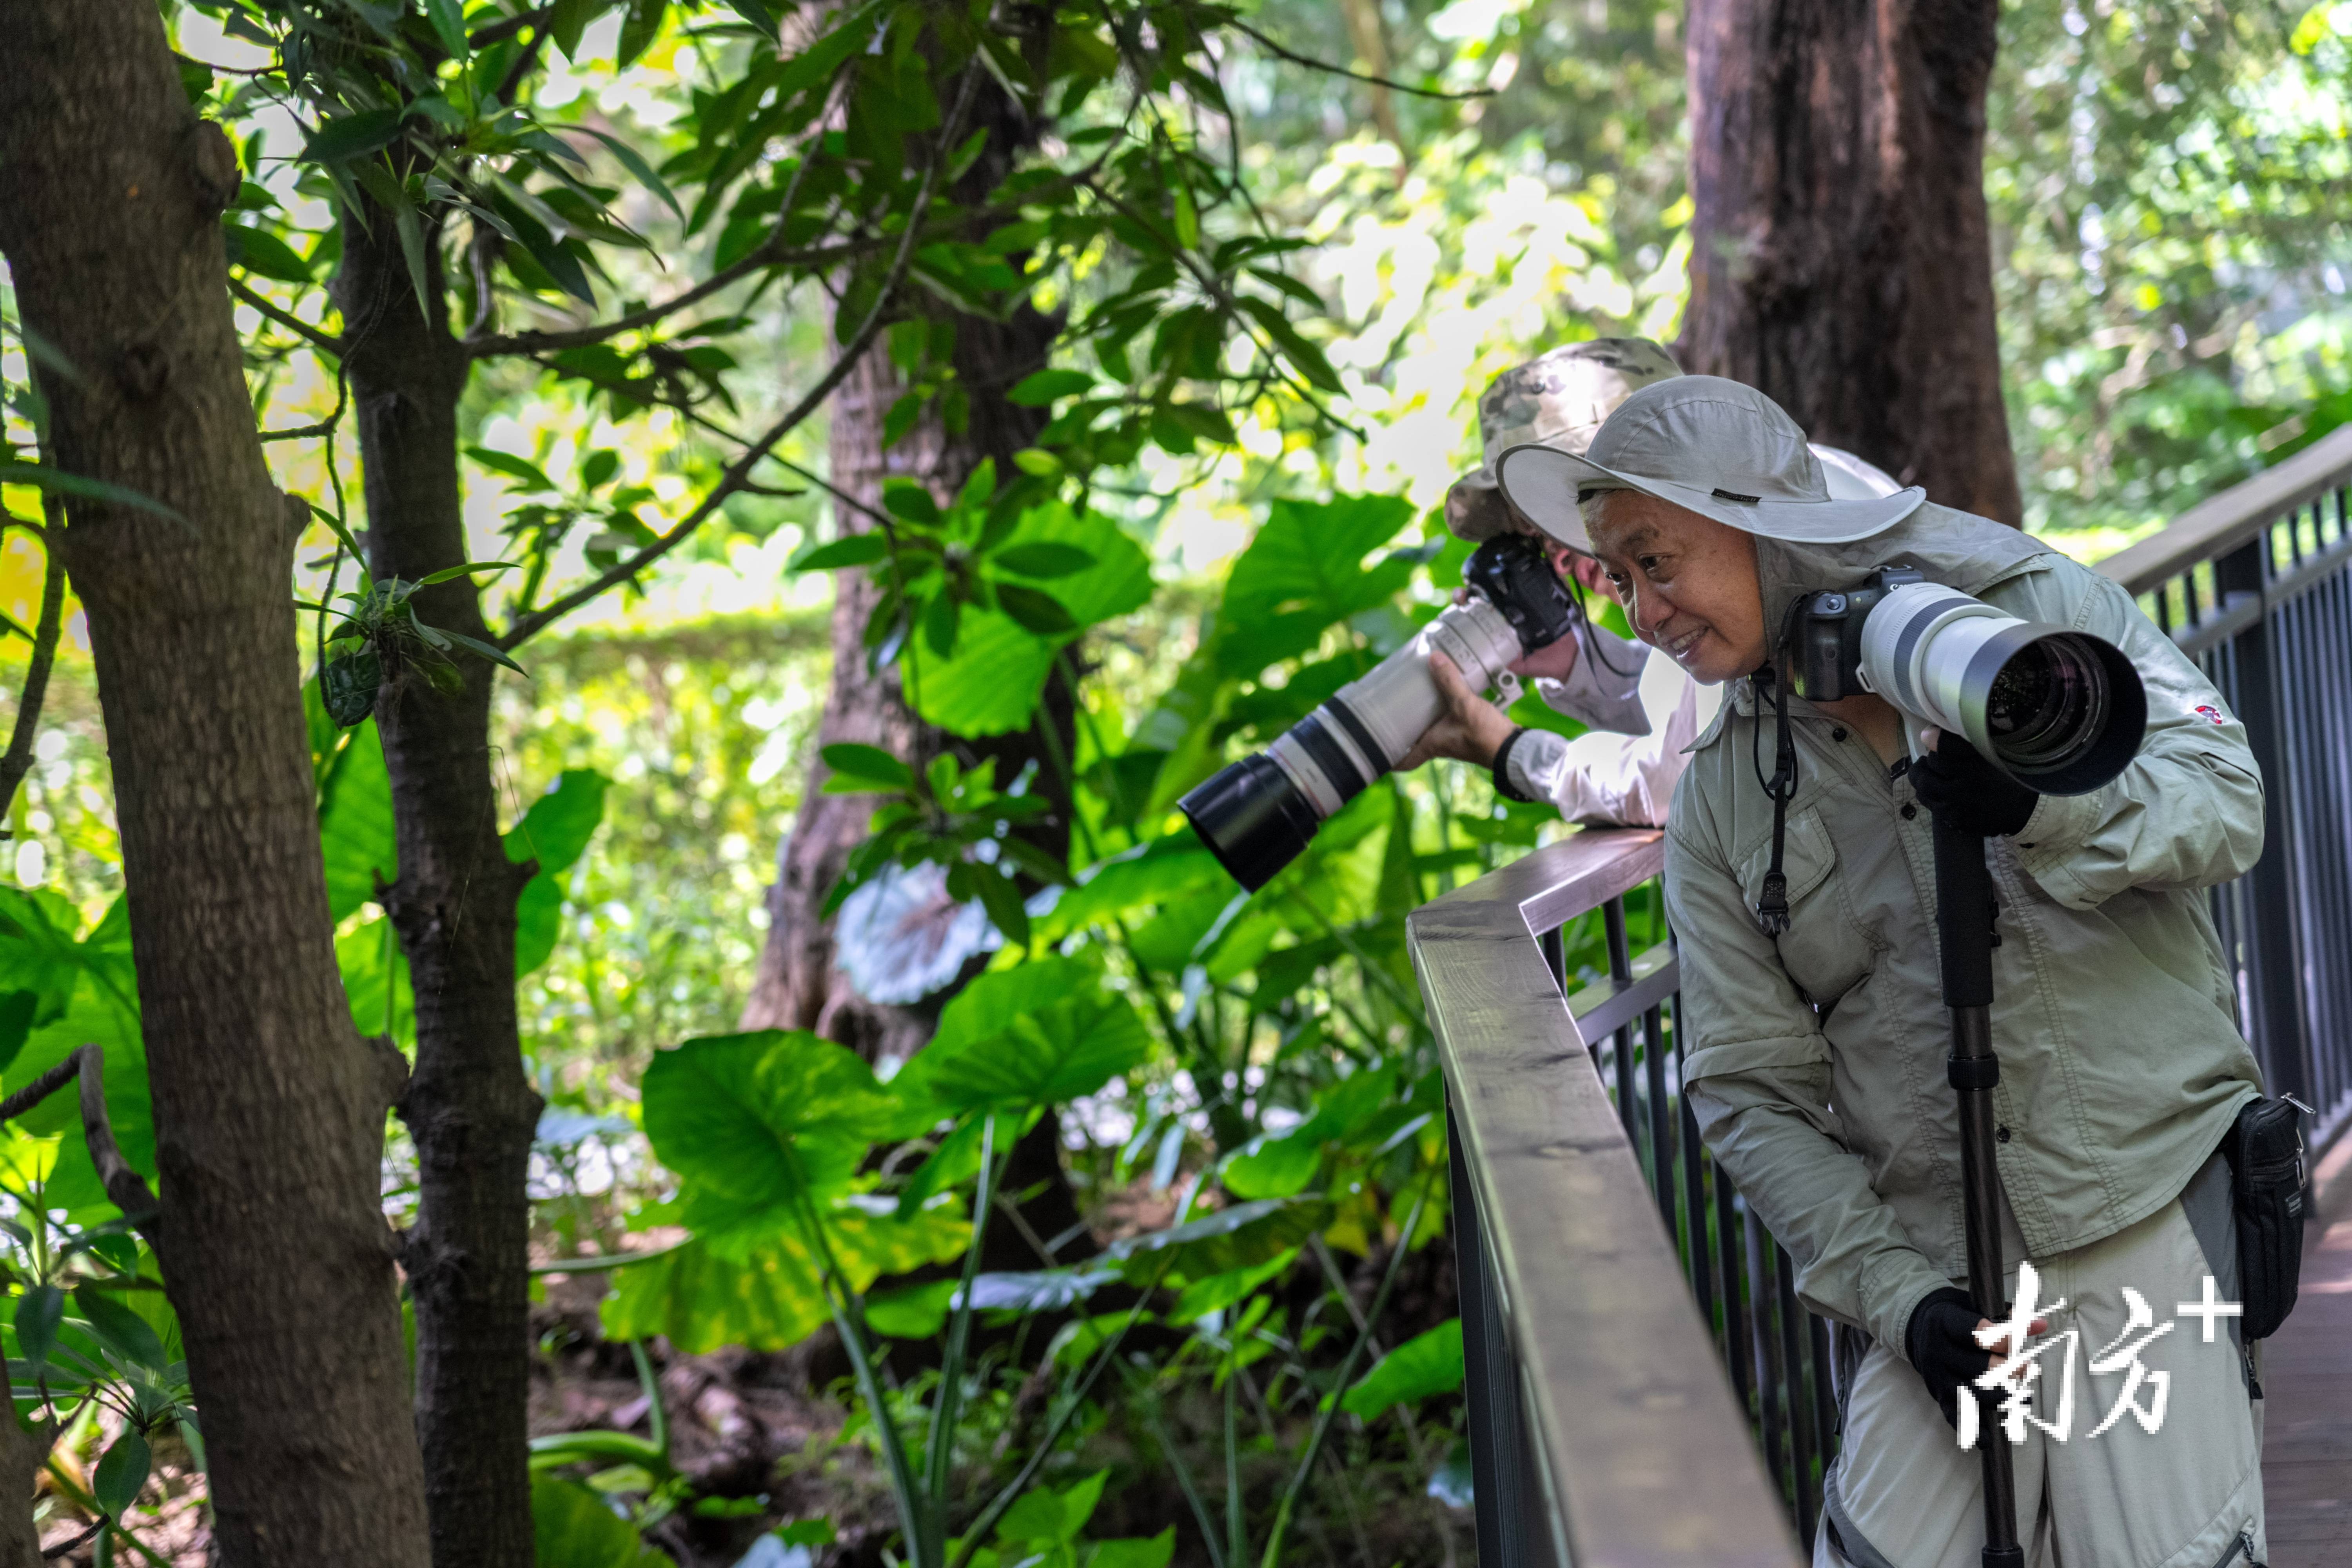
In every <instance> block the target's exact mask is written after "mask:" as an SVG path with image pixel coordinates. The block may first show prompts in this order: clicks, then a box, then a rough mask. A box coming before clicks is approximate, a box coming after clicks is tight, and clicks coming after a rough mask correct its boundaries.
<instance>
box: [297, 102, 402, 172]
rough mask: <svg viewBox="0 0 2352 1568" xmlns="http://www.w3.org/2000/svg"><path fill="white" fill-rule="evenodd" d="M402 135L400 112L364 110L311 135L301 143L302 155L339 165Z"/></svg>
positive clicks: (324, 126) (325, 125)
mask: <svg viewBox="0 0 2352 1568" xmlns="http://www.w3.org/2000/svg"><path fill="white" fill-rule="evenodd" d="M399 134H400V110H397V109H363V110H361V111H360V112H358V113H357V114H347V115H345V116H343V117H342V118H341V119H340V120H330V121H326V122H325V123H324V124H322V125H320V127H319V128H318V129H317V130H316V131H313V132H310V137H309V139H308V140H307V141H305V142H303V144H302V156H303V158H304V159H306V160H308V161H309V162H310V163H343V162H346V161H348V160H350V159H352V158H356V157H359V156H361V155H362V153H373V152H374V151H375V150H376V149H377V148H379V147H382V146H385V145H387V144H388V143H389V142H391V141H392V139H393V138H394V137H395V136H397V135H399Z"/></svg>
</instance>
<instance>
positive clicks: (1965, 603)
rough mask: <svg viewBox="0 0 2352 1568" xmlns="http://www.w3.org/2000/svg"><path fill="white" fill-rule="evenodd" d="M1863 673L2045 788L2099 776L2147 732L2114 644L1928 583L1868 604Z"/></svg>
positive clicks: (1909, 710) (2121, 762)
mask: <svg viewBox="0 0 2352 1568" xmlns="http://www.w3.org/2000/svg"><path fill="white" fill-rule="evenodd" d="M1862 678H1863V683H1864V685H1866V686H1868V687H1869V688H1870V689H1871V690H1873V691H1875V692H1877V693H1878V694H1879V695H1880V696H1881V697H1884V698H1885V699H1886V700H1888V701H1889V702H1891V703H1893V704H1894V705H1895V707H1897V708H1899V709H1901V710H1903V711H1904V712H1905V713H1906V714H1909V715H1911V716H1912V717H1913V718H1914V719H1916V720H1925V721H1927V722H1928V723H1931V724H1933V725H1935V726H1937V728H1938V729H1941V730H1946V731H1950V732H1952V733H1954V734H1957V735H1959V736H1961V737H1963V738H1965V739H1966V740H1967V741H1968V742H1969V745H1971V746H1973V747H1975V748H1976V750H1977V752H1978V754H1979V755H1980V756H1982V757H1984V758H1985V759H1986V760H1987V761H1989V762H1990V763H1993V764H1994V765H1995V766H1997V767H1999V768H2000V770H2001V771H2002V772H2004V773H2008V774H2009V775H2010V776H2011V778H2014V779H2016V780H2018V781H2019V782H2020V783H2021V784H2029V785H2031V786H2032V787H2033V788H2035V789H2037V790H2039V791H2041V792H2042V794H2044V795H2081V794H2085V793H2087V792H2089V791H2091V790H2094V789H2096V788H2098V787H2099V786H2100V785H2101V784H2105V783H2106V782H2107V781H2108V780H2109V779H2112V778H2113V777H2115V776H2116V773H2120V772H2122V771H2123V769H2124V768H2125V767H2126V765H2128V764H2129V763H2130V762H2131V759H2132V757H2133V756H2134V755H2136V754H2137V752H2138V751H2139V745H2140V740H2141V737H2142V736H2143V734H2144V733H2145V732H2146V730H2147V692H2146V690H2145V689H2144V688H2143V687H2142V684H2141V681H2140V678H2139V672H2138V671H2137V669H2135V668H2132V664H2131V660H2130V659H2129V658H2126V656H2125V654H2124V652H2123V650H2122V649H2120V648H2118V647H2116V646H2115V645H2114V644H2112V643H2109V642H2106V641H2105V640H2104V639H2102V638H2099V637H2093V636H2091V635H2090V634H2089V633H2087V632H2078V631H2075V630H2073V629H2072V628H2070V627H2066V626H2045V625H2042V624H2041V623H2039V622H2034V621H2023V620H2020V619H2018V618H2017V617H2016V616H2011V615H2007V614H2004V613H2003V612H2001V611H2000V610H1997V609H1995V608H1993V606H1991V605H1988V604H1986V603H1984V602H1983V601H1982V600H1980V599H1974V598H1970V597H1969V595H1966V594H1963V593H1961V592H1959V591H1958V589H1955V588H1948V587H1945V586H1943V585H1942V584H1936V583H1913V584H1906V585H1905V586H1903V587H1900V588H1896V589H1895V590H1894V591H1893V592H1891V593H1889V594H1888V595H1886V597H1885V600H1884V601H1882V602H1881V603H1880V604H1879V605H1877V606H1876V607H1875V608H1874V609H1873V610H1872V611H1871V613H1870V618H1869V619H1868V620H1866V621H1865V622H1864V623H1863V629H1862Z"/></svg>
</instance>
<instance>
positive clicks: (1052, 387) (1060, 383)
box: [1005, 370, 1095, 408]
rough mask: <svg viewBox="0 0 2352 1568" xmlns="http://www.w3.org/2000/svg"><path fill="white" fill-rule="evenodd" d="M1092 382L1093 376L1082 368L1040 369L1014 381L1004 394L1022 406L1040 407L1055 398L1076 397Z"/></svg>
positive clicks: (1087, 388) (1093, 382)
mask: <svg viewBox="0 0 2352 1568" xmlns="http://www.w3.org/2000/svg"><path fill="white" fill-rule="evenodd" d="M1094 384H1095V378H1094V377H1093V376H1091V375H1088V374H1087V373H1086V372H1085V371H1082V370H1041V371H1037V372H1034V374H1029V375H1024V376H1023V377H1022V378H1021V379H1020V380H1019V381H1016V382H1014V383H1013V390H1012V391H1010V392H1008V393H1006V394H1005V398H1006V400H1007V401H1008V402H1012V403H1017V404H1019V405H1022V406H1023V407H1024V408H1042V407H1044V406H1045V405H1046V404H1049V403H1051V402H1053V401H1054V400H1055V399H1056V398H1060V397H1076V396H1078V395H1081V394H1084V393H1086V392H1088V391H1090V390H1092V388H1093V386H1094Z"/></svg>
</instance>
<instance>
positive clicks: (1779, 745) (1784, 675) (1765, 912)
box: [1748, 638, 1797, 936]
mask: <svg viewBox="0 0 2352 1568" xmlns="http://www.w3.org/2000/svg"><path fill="white" fill-rule="evenodd" d="M1748 679H1749V681H1750V683H1751V685H1752V687H1753V689H1755V691H1756V695H1757V703H1758V707H1759V712H1758V713H1757V715H1756V731H1753V732H1751V735H1750V738H1749V741H1748V763H1749V765H1750V766H1754V765H1755V754H1756V744H1755V740H1754V734H1755V733H1757V732H1760V731H1762V730H1763V728H1764V715H1763V713H1762V712H1761V711H1760V709H1761V707H1762V704H1763V698H1764V689H1765V688H1766V687H1768V686H1769V688H1770V689H1771V693H1772V711H1773V726H1774V731H1775V736H1774V743H1773V751H1772V776H1771V777H1770V778H1769V779H1764V778H1763V777H1762V774H1763V770H1762V769H1761V768H1758V769H1757V774H1758V777H1759V781H1760V782H1762V784H1763V785H1764V793H1765V794H1766V795H1770V796H1771V797H1772V863H1771V864H1770V865H1769V867H1767V868H1765V872H1764V889H1763V893H1762V896H1761V897H1759V899H1758V900H1756V923H1757V925H1758V926H1759V927H1761V928H1762V930H1763V932H1764V934H1765V935H1766V936H1779V935H1780V933H1781V932H1783V931H1787V930H1788V929H1789V877H1788V873H1787V872H1785V871H1783V870H1782V869H1781V868H1780V858H1781V851H1782V850H1783V849H1784V848H1785V847H1787V844H1788V838H1789V803H1790V801H1791V800H1794V799H1795V798H1796V795H1797V738H1796V736H1795V734H1794V733H1792V732H1791V731H1790V728H1789V651H1788V641H1787V639H1786V638H1783V639H1782V640H1781V644H1780V654H1779V657H1778V661H1777V664H1772V665H1766V666H1765V667H1764V668H1761V669H1759V670H1758V671H1757V672H1756V673H1755V674H1754V675H1752V676H1750V677H1749V678H1748Z"/></svg>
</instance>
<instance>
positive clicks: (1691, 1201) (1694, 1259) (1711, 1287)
mask: <svg viewBox="0 0 2352 1568" xmlns="http://www.w3.org/2000/svg"><path fill="white" fill-rule="evenodd" d="M1673 1013H1674V1019H1675V1081H1676V1083H1677V1084H1679V1083H1680V1082H1681V1079H1682V1063H1683V1061H1684V1060H1685V1058H1687V1057H1688V1056H1689V1054H1690V1042H1689V1041H1688V1040H1687V1039H1685V1037H1684V1035H1683V1027H1682V1020H1683V994H1682V993H1681V992H1679V991H1677V992H1675V994H1674V1004H1673ZM1675 1111H1676V1113H1677V1116H1678V1119H1679V1123H1680V1128H1681V1133H1682V1137H1681V1143H1682V1168H1683V1169H1682V1176H1683V1181H1682V1186H1683V1214H1684V1215H1685V1223H1687V1224H1688V1226H1690V1241H1689V1248H1688V1250H1687V1251H1686V1252H1685V1254H1684V1256H1685V1258H1688V1259H1689V1271H1690V1280H1691V1289H1692V1291H1693V1292H1694V1293H1695V1294H1696V1296H1697V1297H1698V1315H1699V1317H1700V1318H1701V1319H1703V1320H1704V1321H1706V1327H1707V1332H1709V1333H1711V1334H1717V1335H1718V1340H1717V1342H1718V1344H1722V1345H1723V1346H1724V1348H1725V1349H1726V1352H1727V1353H1726V1354H1725V1356H1724V1360H1725V1361H1726V1362H1727V1363H1728V1362H1730V1361H1731V1360H1732V1359H1733V1357H1732V1356H1731V1355H1730V1354H1729V1353H1728V1344H1727V1342H1724V1341H1723V1340H1721V1338H1720V1331H1719V1330H1718V1329H1717V1326H1716V1315H1715V1308H1716V1300H1717V1292H1716V1256H1715V1248H1714V1247H1711V1246H1709V1245H1708V1239H1707V1238H1708V1219H1709V1217H1710V1215H1711V1212H1712V1211H1710V1210H1709V1208H1708V1206H1707V1202H1706V1163H1705V1161H1704V1159H1703V1158H1702V1154H1701V1151H1700V1148H1699V1141H1698V1115H1697V1113H1696V1111H1694V1110H1691V1103H1690V1096H1689V1095H1688V1094H1687V1093H1683V1092H1679V1091H1677V1092H1676V1094H1675ZM1732 1289H1734V1290H1736V1289H1737V1287H1736V1286H1734V1287H1732ZM1727 1321H1728V1319H1727Z"/></svg>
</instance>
